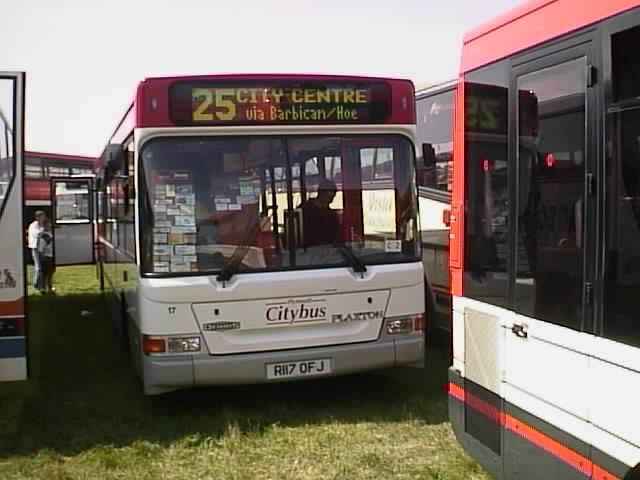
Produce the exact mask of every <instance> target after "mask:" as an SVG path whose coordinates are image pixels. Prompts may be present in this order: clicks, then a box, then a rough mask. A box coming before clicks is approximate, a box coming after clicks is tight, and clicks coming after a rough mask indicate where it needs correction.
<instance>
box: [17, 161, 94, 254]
mask: <svg viewBox="0 0 640 480" xmlns="http://www.w3.org/2000/svg"><path fill="white" fill-rule="evenodd" d="M94 164H95V158H92V157H83V156H78V155H63V154H59V153H46V152H33V151H27V152H25V182H24V183H25V202H24V217H23V218H24V229H25V230H26V228H27V226H28V225H29V223H31V222H32V221H33V219H34V214H35V212H36V211H37V210H42V211H44V212H45V213H46V214H47V217H49V218H50V219H51V220H52V222H53V226H54V229H55V236H54V238H55V249H54V251H55V261H56V265H76V264H86V263H93V262H94V261H95V256H94V248H93V245H94V225H93V220H92V218H93V208H94V206H93V198H94V195H93V187H92V185H93V179H92V177H93V171H94ZM25 248H26V247H25ZM26 258H27V259H28V260H27V261H28V262H29V263H31V262H30V260H29V259H30V258H31V256H30V255H27V257H26Z"/></svg>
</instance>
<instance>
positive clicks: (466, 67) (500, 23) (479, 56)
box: [462, 0, 640, 73]
mask: <svg viewBox="0 0 640 480" xmlns="http://www.w3.org/2000/svg"><path fill="white" fill-rule="evenodd" d="M638 5H640V0H597V1H588V2H585V1H584V0H528V1H526V2H524V3H523V4H522V5H519V6H517V7H515V8H513V9H512V10H510V11H508V12H507V13H505V14H504V15H501V16H499V17H497V18H495V19H493V20H491V21H489V22H487V23H485V24H483V25H481V26H479V27H478V28H475V29H473V30H471V31H469V32H468V33H467V34H466V35H465V36H464V40H463V44H464V46H463V52H462V73H465V72H469V71H471V70H474V69H476V68H478V67H481V66H483V65H487V64H489V63H491V62H494V61H497V60H500V59H502V58H504V57H507V56H508V55H512V54H514V53H517V52H519V51H522V50H525V49H527V48H529V47H532V46H534V45H538V44H540V43H543V42H545V41H547V40H551V39H553V38H555V37H558V36H560V35H563V34H565V33H568V32H571V31H574V30H578V29H580V28H582V27H586V26H587V25H590V24H592V23H595V22H598V21H600V20H603V19H605V18H608V17H610V16H613V15H616V14H618V13H621V12H624V11H625V10H629V9H631V8H633V7H637V6H638Z"/></svg>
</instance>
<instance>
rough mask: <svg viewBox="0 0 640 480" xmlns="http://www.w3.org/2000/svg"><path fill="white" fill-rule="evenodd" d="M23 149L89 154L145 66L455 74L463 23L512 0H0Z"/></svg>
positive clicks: (423, 79)
mask: <svg viewBox="0 0 640 480" xmlns="http://www.w3.org/2000/svg"><path fill="white" fill-rule="evenodd" d="M1 1H2V4H1V6H0V12H1V13H2V15H1V16H2V20H3V21H2V24H3V26H2V29H1V30H0V45H2V47H0V71H3V70H4V71H11V70H20V71H25V72H26V73H27V81H26V85H27V86H26V88H27V91H26V99H27V104H26V134H25V137H26V148H27V150H35V151H46V152H57V153H67V154H77V155H90V156H97V155H99V154H100V152H101V151H102V149H103V148H104V145H105V143H106V142H107V139H108V138H109V136H110V134H111V133H112V131H113V130H114V128H115V126H116V124H117V122H118V121H119V119H120V117H121V116H122V115H123V114H124V111H125V109H126V107H127V106H128V104H129V103H130V101H131V99H132V97H133V92H134V90H135V86H136V85H137V83H138V82H139V81H141V80H142V79H144V78H146V77H152V76H166V75H187V74H206V73H208V74H214V73H331V74H353V75H380V76H392V77H398V78H409V79H411V80H413V81H414V83H415V84H416V86H417V87H424V86H427V85H431V84H435V83H440V82H443V81H447V80H450V79H453V78H454V77H455V76H456V73H457V70H458V65H459V60H460V46H461V42H462V36H463V34H464V32H466V31H468V30H469V29H471V28H474V27H476V26H478V25H480V24H481V23H483V22H485V21H487V20H490V19H491V18H492V17H494V16H496V15H499V14H501V13H503V12H505V11H507V10H508V9H510V8H512V7H514V6H515V5H517V4H518V3H520V2H521V1H522V0H491V1H489V2H479V1H477V0H441V1H434V0H385V1H380V0H367V1H364V0H350V1H349V0H321V1H318V0H316V1H313V2H312V1H308V0H230V1H226V0H108V1H98V0H22V1H20V0H1Z"/></svg>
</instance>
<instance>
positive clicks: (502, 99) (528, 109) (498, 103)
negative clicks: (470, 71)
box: [465, 83, 538, 136]
mask: <svg viewBox="0 0 640 480" xmlns="http://www.w3.org/2000/svg"><path fill="white" fill-rule="evenodd" d="M508 101H509V98H508V91H507V89H506V88H502V87H497V86H494V85H483V84H477V83H467V84H465V129H466V130H467V131H468V132H477V133H491V134H500V135H506V134H507V127H508V109H509V103H508ZM518 102H519V105H518V107H519V108H518V110H519V119H520V120H519V127H520V135H525V136H535V135H536V132H537V111H538V99H537V98H536V96H535V95H534V94H533V93H531V92H528V91H520V92H518Z"/></svg>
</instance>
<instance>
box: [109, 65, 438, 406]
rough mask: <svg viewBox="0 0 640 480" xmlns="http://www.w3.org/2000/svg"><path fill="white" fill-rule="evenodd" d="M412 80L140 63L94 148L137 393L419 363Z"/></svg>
mask: <svg viewBox="0 0 640 480" xmlns="http://www.w3.org/2000/svg"><path fill="white" fill-rule="evenodd" d="M415 178H416V169H415V95H414V88H413V85H412V83H411V82H410V81H407V80H394V79H384V78H362V77H346V76H317V75H316V76H314V75H215V76H198V77H173V78H150V79H146V80H144V81H143V82H141V83H140V84H139V85H138V87H137V89H136V94H135V98H134V101H133V103H132V104H131V106H130V107H129V109H128V110H127V112H126V114H125V116H124V117H123V118H122V120H121V122H120V124H119V125H118V127H117V128H116V130H115V132H114V134H113V136H112V137H111V139H110V140H109V142H108V144H107V146H106V148H105V150H104V154H103V155H102V157H101V159H100V160H99V161H98V183H99V191H100V193H99V195H98V203H99V205H100V208H99V216H100V223H99V224H100V225H103V226H104V229H103V231H102V232H101V235H100V242H101V244H102V245H103V247H104V248H103V253H102V256H101V258H100V267H101V270H102V272H103V278H104V284H105V288H106V289H107V291H108V293H109V295H108V297H109V298H111V299H112V300H113V301H114V302H113V310H112V311H113V313H114V320H115V324H116V328H117V330H118V331H119V332H120V334H121V338H122V339H123V344H124V345H126V346H127V347H128V349H129V352H130V354H131V358H132V363H133V365H134V367H135V370H136V372H137V374H138V375H139V376H140V378H141V380H142V384H143V387H144V392H145V394H149V395H152V394H159V393H163V392H167V391H171V390H175V389H179V388H186V387H192V386H197V385H211V384H228V383H259V382H276V381H286V380H292V379H300V378H313V377H318V376H325V375H340V374H348V373H353V372H358V371H363V370H368V369H374V368H382V367H388V366H393V365H408V364H420V363H421V362H422V361H423V354H424V326H425V318H424V295H423V292H424V276H423V275H424V273H423V268H422V262H421V252H420V232H419V228H418V201H417V189H416V181H415Z"/></svg>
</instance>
